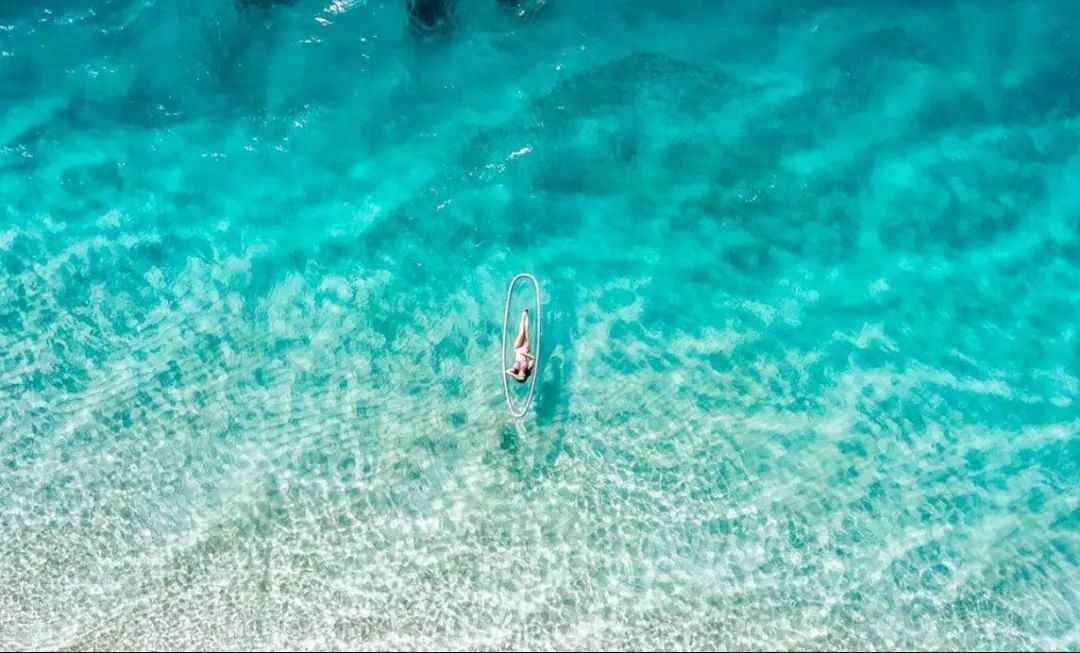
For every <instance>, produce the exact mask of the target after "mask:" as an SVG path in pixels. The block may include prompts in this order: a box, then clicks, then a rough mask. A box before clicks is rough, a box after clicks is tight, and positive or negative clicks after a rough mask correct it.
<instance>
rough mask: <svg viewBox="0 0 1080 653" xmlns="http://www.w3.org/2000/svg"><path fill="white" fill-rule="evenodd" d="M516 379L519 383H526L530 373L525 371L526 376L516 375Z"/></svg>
mask: <svg viewBox="0 0 1080 653" xmlns="http://www.w3.org/2000/svg"><path fill="white" fill-rule="evenodd" d="M514 380H515V381H517V382H518V383H525V382H526V381H528V380H529V373H528V372H524V376H515V377H514Z"/></svg>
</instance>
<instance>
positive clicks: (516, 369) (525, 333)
mask: <svg viewBox="0 0 1080 653" xmlns="http://www.w3.org/2000/svg"><path fill="white" fill-rule="evenodd" d="M529 349H530V345H529V309H525V310H524V311H522V312H521V325H520V326H519V327H518V336H517V339H516V340H514V353H515V354H516V356H515V358H514V366H513V367H511V368H510V369H508V370H506V373H507V374H509V375H510V376H512V377H514V378H515V379H517V382H518V383H525V381H527V380H528V379H529V375H531V374H532V370H533V366H534V365H535V364H536V357H535V356H533V355H532V354H530V353H529Z"/></svg>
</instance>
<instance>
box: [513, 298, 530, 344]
mask: <svg viewBox="0 0 1080 653" xmlns="http://www.w3.org/2000/svg"><path fill="white" fill-rule="evenodd" d="M523 345H524V347H525V351H529V309H527V308H526V309H525V310H524V311H522V312H521V323H520V324H519V325H518V336H517V339H516V340H514V349H515V350H516V349H519V348H520V347H522V346H523Z"/></svg>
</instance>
